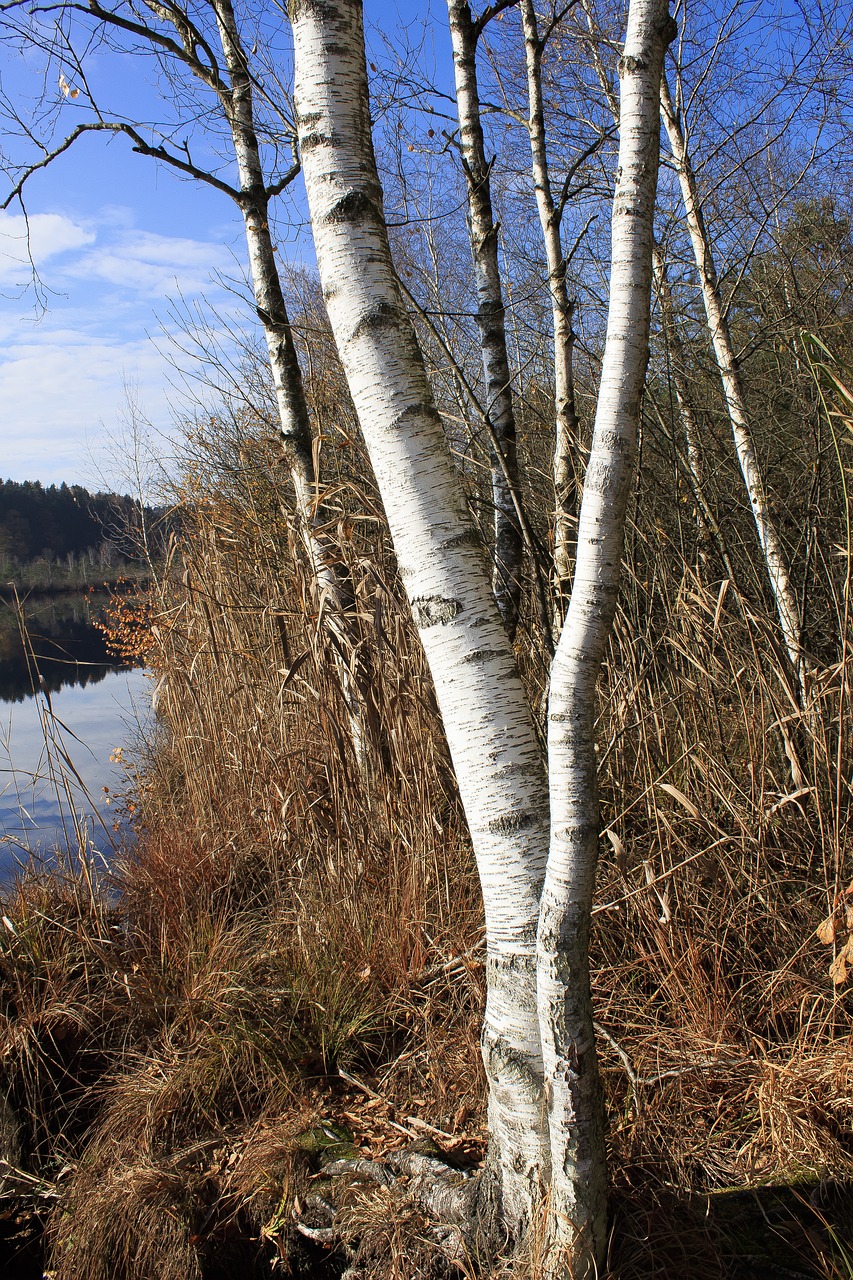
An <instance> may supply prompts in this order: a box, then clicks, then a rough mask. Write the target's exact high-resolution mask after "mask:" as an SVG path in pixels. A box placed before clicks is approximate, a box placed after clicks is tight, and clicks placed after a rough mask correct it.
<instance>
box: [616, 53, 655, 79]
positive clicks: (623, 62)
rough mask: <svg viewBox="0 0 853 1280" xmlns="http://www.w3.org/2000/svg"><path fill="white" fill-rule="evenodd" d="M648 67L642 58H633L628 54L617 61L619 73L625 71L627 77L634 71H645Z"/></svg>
mask: <svg viewBox="0 0 853 1280" xmlns="http://www.w3.org/2000/svg"><path fill="white" fill-rule="evenodd" d="M648 65H649V64H648V63H647V62H646V61H645V60H644V59H643V58H635V57H633V56H632V55H631V54H630V53H627V54H625V57H624V58H620V59H619V71H620V72H622V71H627V72H628V73H629V75H630V74H631V72H634V71H645V70H646V68H647V67H648Z"/></svg>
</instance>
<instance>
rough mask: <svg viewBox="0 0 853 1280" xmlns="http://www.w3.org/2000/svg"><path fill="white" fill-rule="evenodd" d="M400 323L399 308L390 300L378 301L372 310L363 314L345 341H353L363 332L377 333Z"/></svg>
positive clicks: (393, 327)
mask: <svg viewBox="0 0 853 1280" xmlns="http://www.w3.org/2000/svg"><path fill="white" fill-rule="evenodd" d="M399 323H400V311H399V308H397V307H395V306H392V305H391V303H390V302H380V303H379V305H378V306H377V307H374V309H373V310H372V311H368V312H367V313H366V314H365V315H363V316H362V317H361V318H360V319H359V321H358V323H357V324H356V326H355V328H354V329H353V330H352V332H351V333H350V334H349V335H348V337H347V342H354V341H355V339H356V338H360V337H361V336H362V335H363V334H365V333H377V332H379V331H380V330H382V329H395V328H396V327H397V325H398V324H399Z"/></svg>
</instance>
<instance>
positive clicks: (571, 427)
mask: <svg viewBox="0 0 853 1280" xmlns="http://www.w3.org/2000/svg"><path fill="white" fill-rule="evenodd" d="M521 24H522V31H523V35H524V53H525V63H526V69H527V96H528V112H529V119H528V126H527V127H528V131H529V133H530V150H531V155H532V163H533V186H534V190H535V192H536V207H537V209H538V211H539V222H540V224H541V226H542V237H543V240H544V242H545V257H546V261H547V264H548V290H549V292H550V295H551V314H552V317H553V325H554V411H555V412H554V420H555V435H554V497H555V517H556V518H555V527H554V573H555V577H556V586H557V590H558V593H559V596H560V598H561V599H562V600H568V598H569V592H570V589H571V574H572V557H573V549H574V537H573V530H572V524H573V521H574V520H575V519H576V518H577V505H578V492H579V484H578V479H577V474H576V467H577V465H578V461H577V459H578V453H579V447H578V416H577V408H576V405H575V383H574V371H573V357H574V346H575V331H574V312H575V308H574V302H573V301H572V300H571V299H570V298H569V291H568V288H567V286H566V262H565V259H564V257H563V244H562V237H561V233H560V222H561V214H562V210H560V209H558V208H557V206H556V204H555V202H554V194H553V189H552V187H551V175H550V171H549V166H548V150H547V147H546V139H545V104H544V100H543V97H542V48H543V46H542V41H541V40H540V38H539V30H538V24H537V20H536V9H535V6H534V3H533V0H522V3H521ZM562 613H563V608H562V607H561V609H560V615H561V616H560V622H562Z"/></svg>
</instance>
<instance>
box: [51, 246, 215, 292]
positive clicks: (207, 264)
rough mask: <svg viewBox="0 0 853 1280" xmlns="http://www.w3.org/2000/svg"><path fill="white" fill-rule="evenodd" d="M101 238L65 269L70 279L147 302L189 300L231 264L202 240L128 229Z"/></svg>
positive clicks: (209, 284) (203, 290) (211, 283)
mask: <svg viewBox="0 0 853 1280" xmlns="http://www.w3.org/2000/svg"><path fill="white" fill-rule="evenodd" d="M100 239H101V237H99V243H98V244H96V246H95V247H94V248H93V249H90V250H89V251H88V252H86V253H84V254H81V255H80V257H79V258H78V259H77V260H76V261H75V262H73V263H72V264H70V265H69V266H68V267H66V269H65V271H64V273H63V274H64V275H65V276H66V277H67V278H68V279H69V280H73V279H86V280H93V279H94V280H101V281H103V282H104V283H106V284H109V285H112V286H114V287H115V288H118V289H124V290H132V291H134V292H137V293H142V294H143V295H144V296H145V297H147V298H150V299H157V298H167V297H170V296H174V295H175V294H176V293H180V294H182V295H183V296H184V297H190V296H196V295H198V294H200V293H204V292H205V291H206V290H209V289H210V288H211V286H212V285H213V284H214V282H215V280H216V277H217V275H218V274H219V273H221V272H228V271H232V272H233V270H234V266H235V263H234V258H233V255H232V254H231V253H230V252H229V250H228V249H227V248H226V247H225V246H224V245H221V244H213V243H211V242H210V241H206V240H189V239H186V238H184V237H179V236H162V235H155V234H153V233H152V232H139V231H132V230H131V231H124V232H121V233H120V234H118V235H113V236H110V237H109V238H108V239H107V238H106V237H105V238H104V240H105V242H104V243H103V244H101V243H100Z"/></svg>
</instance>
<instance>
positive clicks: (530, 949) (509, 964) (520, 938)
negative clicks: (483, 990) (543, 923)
mask: <svg viewBox="0 0 853 1280" xmlns="http://www.w3.org/2000/svg"><path fill="white" fill-rule="evenodd" d="M536 933H537V925H536V923H535V921H534V922H531V923H530V924H529V925H527V926H526V927H525V928H522V929H520V930H518V932H517V933H516V932H514V933H513V937H514V938H515V939H516V942H517V944H519V945H525V944H526V947H527V950H525V951H514V952H512V953H511V954H510V955H507V954H506V953H505V952H504V951H493V952H491V953H490V954H489V955H487V956H486V968H487V969H488V970H489V973H490V974H506V973H528V974H534V973H535V972H536V965H537V959H536Z"/></svg>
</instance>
